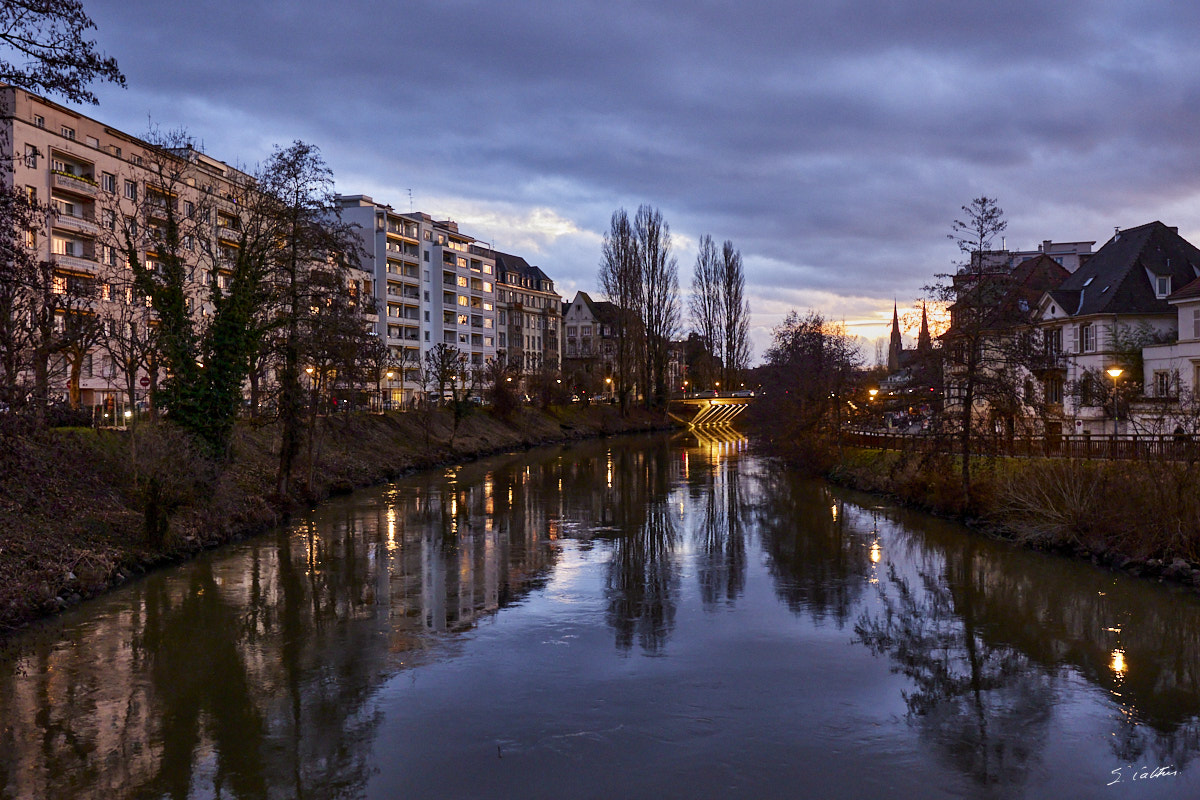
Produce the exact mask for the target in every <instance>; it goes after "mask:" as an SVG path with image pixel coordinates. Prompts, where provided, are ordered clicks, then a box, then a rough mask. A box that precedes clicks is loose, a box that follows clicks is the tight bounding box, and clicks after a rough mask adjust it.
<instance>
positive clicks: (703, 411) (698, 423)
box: [667, 397, 754, 428]
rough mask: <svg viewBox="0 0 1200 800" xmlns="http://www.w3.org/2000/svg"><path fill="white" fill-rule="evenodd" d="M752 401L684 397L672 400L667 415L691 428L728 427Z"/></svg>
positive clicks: (747, 398)
mask: <svg viewBox="0 0 1200 800" xmlns="http://www.w3.org/2000/svg"><path fill="white" fill-rule="evenodd" d="M753 400H754V398H753V397H686V398H681V399H676V400H672V401H671V404H670V405H669V406H667V414H668V415H669V416H670V417H671V418H672V419H676V420H679V421H680V422H682V423H683V424H685V425H689V426H691V427H693V428H700V427H715V426H717V425H728V424H729V423H731V422H733V420H734V419H736V418H737V416H738V415H739V414H741V413H742V412H743V411H745V410H746V409H747V408H748V407H749V406H750V403H751V402H753Z"/></svg>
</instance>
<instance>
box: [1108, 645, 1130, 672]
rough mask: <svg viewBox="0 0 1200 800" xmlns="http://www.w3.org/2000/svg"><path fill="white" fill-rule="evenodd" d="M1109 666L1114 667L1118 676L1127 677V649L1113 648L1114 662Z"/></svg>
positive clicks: (1113, 669)
mask: <svg viewBox="0 0 1200 800" xmlns="http://www.w3.org/2000/svg"><path fill="white" fill-rule="evenodd" d="M1109 667H1111V668H1112V671H1113V672H1114V673H1115V674H1116V676H1117V677H1118V678H1124V677H1125V671H1126V670H1127V669H1128V666H1126V664H1125V651H1124V650H1113V652H1112V663H1111V664H1109Z"/></svg>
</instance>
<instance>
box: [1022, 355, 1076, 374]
mask: <svg viewBox="0 0 1200 800" xmlns="http://www.w3.org/2000/svg"><path fill="white" fill-rule="evenodd" d="M1029 367H1030V369H1032V370H1033V371H1035V372H1041V371H1045V370H1055V369H1060V370H1061V369H1066V368H1067V357H1066V355H1064V354H1063V353H1060V352H1056V351H1051V352H1048V353H1038V354H1036V355H1034V356H1033V357H1032V358H1031V359H1030V364H1029Z"/></svg>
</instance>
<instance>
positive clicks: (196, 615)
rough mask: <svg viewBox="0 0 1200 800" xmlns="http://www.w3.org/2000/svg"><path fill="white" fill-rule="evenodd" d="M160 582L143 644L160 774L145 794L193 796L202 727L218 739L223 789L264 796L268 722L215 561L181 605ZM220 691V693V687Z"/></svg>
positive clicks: (150, 598) (151, 596) (199, 569)
mask: <svg viewBox="0 0 1200 800" xmlns="http://www.w3.org/2000/svg"><path fill="white" fill-rule="evenodd" d="M164 588H165V584H162V583H159V584H157V585H156V586H155V587H154V590H152V591H150V592H148V593H147V595H146V598H145V601H146V604H145V625H144V627H143V628H142V637H141V640H142V641H141V645H142V647H144V648H145V650H146V651H147V652H148V653H149V654H150V656H149V660H150V662H151V666H150V673H149V677H150V680H151V682H152V684H153V686H154V695H155V697H156V699H157V701H158V708H157V713H158V716H159V718H160V719H161V721H162V722H161V725H162V727H161V731H160V736H161V741H162V755H161V758H160V760H159V765H158V771H157V773H156V774H155V775H154V776H153V777H152V778H151V779H150V780H149V782H148V784H147V785H145V786H143V787H141V789H140V791H139V792H138V793H139V794H146V795H149V796H166V797H172V798H185V797H188V796H189V792H190V789H191V785H192V779H193V775H192V767H193V759H194V758H195V755H196V752H197V749H198V745H199V744H200V742H201V741H202V738H203V731H202V728H203V729H205V730H207V733H208V735H209V736H210V737H211V740H212V748H213V754H214V756H215V758H216V762H217V764H216V769H217V776H218V777H217V779H216V781H217V783H218V785H227V786H228V788H229V789H231V790H232V792H233V793H234V795H235V796H237V797H260V796H262V795H264V794H265V792H266V786H267V781H266V776H265V775H264V774H263V765H262V760H261V757H260V748H261V744H262V737H263V731H264V728H265V722H264V719H263V714H262V712H261V710H260V709H259V707H258V704H257V703H256V702H255V700H256V698H254V697H253V696H252V691H251V688H250V680H249V678H248V676H247V671H246V665H245V663H244V662H243V659H242V654H241V653H240V652H239V648H238V645H239V641H238V639H237V638H236V637H235V636H233V635H231V634H234V633H237V632H238V631H239V630H240V628H241V625H240V624H239V621H238V613H237V610H236V609H234V608H232V607H230V606H229V605H227V604H226V603H225V601H224V599H223V598H222V596H221V591H220V587H219V585H218V584H217V582H216V581H215V580H214V579H213V574H212V565H211V562H208V561H204V562H202V563H200V564H198V565H197V566H196V568H195V569H193V570H192V571H191V575H190V582H189V585H188V587H187V590H186V593H185V594H184V595H183V597H182V598H181V599H180V600H179V602H178V603H175V604H173V603H172V602H171V598H170V597H169V596H168V595H167V593H166V591H164ZM214 684H216V685H219V686H220V687H221V690H220V691H213V690H212V689H213V685H214Z"/></svg>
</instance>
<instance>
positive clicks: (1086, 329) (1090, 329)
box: [1079, 322, 1096, 353]
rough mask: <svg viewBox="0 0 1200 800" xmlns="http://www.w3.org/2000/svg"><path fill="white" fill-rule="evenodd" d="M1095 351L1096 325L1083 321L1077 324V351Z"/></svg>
mask: <svg viewBox="0 0 1200 800" xmlns="http://www.w3.org/2000/svg"><path fill="white" fill-rule="evenodd" d="M1095 351H1096V326H1095V325H1093V324H1092V323H1090V322H1085V323H1084V324H1082V325H1080V326H1079V352H1081V353H1093V352H1095Z"/></svg>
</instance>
